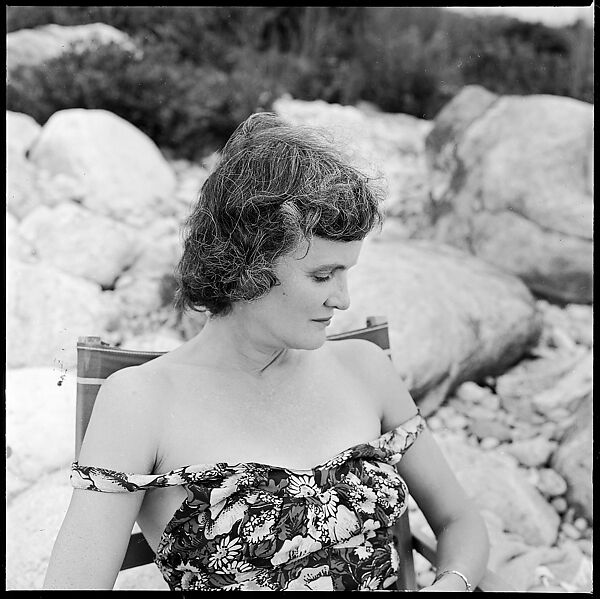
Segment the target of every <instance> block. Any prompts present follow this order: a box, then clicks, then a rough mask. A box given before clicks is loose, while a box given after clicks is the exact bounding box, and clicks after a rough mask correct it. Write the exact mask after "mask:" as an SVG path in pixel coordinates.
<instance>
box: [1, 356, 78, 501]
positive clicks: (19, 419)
mask: <svg viewBox="0 0 600 599" xmlns="http://www.w3.org/2000/svg"><path fill="white" fill-rule="evenodd" d="M6 375H7V376H6V445H7V459H6V472H7V483H10V484H8V485H7V499H8V500H9V501H10V500H11V499H12V496H13V495H14V494H15V493H16V492H18V491H20V490H22V489H21V487H22V486H23V485H24V486H29V485H32V484H34V483H35V482H36V481H37V480H39V478H40V477H41V476H42V475H43V474H44V473H46V472H52V471H54V470H57V469H59V468H66V467H67V466H68V465H69V464H70V462H71V461H72V460H73V457H74V451H75V395H76V376H75V374H74V373H72V372H66V371H65V369H61V368H60V367H59V366H58V365H56V366H54V367H43V368H17V369H9V370H8V371H7V373H6Z"/></svg>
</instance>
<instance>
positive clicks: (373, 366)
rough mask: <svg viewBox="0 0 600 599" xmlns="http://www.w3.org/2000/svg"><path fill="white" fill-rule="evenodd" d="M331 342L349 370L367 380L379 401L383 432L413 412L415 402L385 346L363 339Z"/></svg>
mask: <svg viewBox="0 0 600 599" xmlns="http://www.w3.org/2000/svg"><path fill="white" fill-rule="evenodd" d="M329 345H330V346H331V350H332V353H333V354H334V355H335V356H336V358H337V359H338V360H339V361H341V362H343V364H344V365H345V368H346V369H347V370H348V372H349V373H352V375H353V376H359V377H360V378H361V379H362V380H363V381H366V382H367V385H368V387H369V390H370V395H371V397H372V398H373V400H374V401H377V402H378V403H379V404H380V410H381V422H382V432H386V431H388V430H391V429H393V428H395V427H397V426H398V425H399V424H400V423H402V422H404V421H406V420H408V419H409V418H411V417H412V416H414V414H415V413H416V411H417V407H416V405H415V402H414V400H413V399H412V397H411V395H410V393H409V390H408V388H407V386H406V384H405V383H404V381H403V380H402V377H401V376H400V375H399V374H398V372H397V371H396V369H395V368H394V365H393V363H392V361H391V360H390V358H389V356H388V353H387V352H386V351H385V350H383V349H382V348H380V347H379V346H378V345H376V344H375V343H372V342H371V341H366V340H363V339H345V340H340V341H333V342H331V343H330V344H329Z"/></svg>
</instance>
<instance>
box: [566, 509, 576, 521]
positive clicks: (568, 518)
mask: <svg viewBox="0 0 600 599" xmlns="http://www.w3.org/2000/svg"><path fill="white" fill-rule="evenodd" d="M573 520H575V508H574V507H570V508H569V509H568V510H567V511H566V513H565V521H566V522H570V523H572V522H573Z"/></svg>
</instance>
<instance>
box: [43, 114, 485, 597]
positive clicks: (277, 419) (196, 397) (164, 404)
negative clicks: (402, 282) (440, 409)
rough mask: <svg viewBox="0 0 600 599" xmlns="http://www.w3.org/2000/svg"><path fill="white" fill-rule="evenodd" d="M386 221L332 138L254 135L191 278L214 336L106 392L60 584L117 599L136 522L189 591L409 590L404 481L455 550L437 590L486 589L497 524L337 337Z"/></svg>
mask: <svg viewBox="0 0 600 599" xmlns="http://www.w3.org/2000/svg"><path fill="white" fill-rule="evenodd" d="M380 221H381V212H380V202H379V197H378V195H377V194H376V193H375V191H374V189H373V187H372V185H371V183H370V181H369V180H368V179H367V178H366V177H365V176H364V175H363V174H361V173H360V172H358V171H357V170H355V169H354V168H352V167H350V166H349V165H348V164H347V163H346V162H345V161H344V160H342V159H341V158H340V156H339V155H338V154H337V153H336V152H335V151H334V150H333V149H332V148H331V147H330V146H329V145H328V144H327V143H326V142H325V140H324V139H323V138H321V137H320V136H319V135H317V134H316V133H315V132H311V131H308V130H304V129H302V128H296V127H290V126H287V125H285V124H284V123H283V122H282V121H280V120H279V119H278V117H277V116H276V115H273V114H269V113H263V114H255V115H253V116H252V117H250V118H249V119H248V120H246V121H245V122H244V123H242V124H241V125H240V126H239V127H238V129H237V130H236V131H235V132H234V134H233V135H232V137H231V139H230V140H229V141H228V143H227V144H226V146H225V148H224V150H223V152H222V156H221V159H220V162H219V164H218V165H217V167H216V169H215V170H214V172H213V173H212V174H211V175H210V176H209V178H208V179H207V181H206V183H205V184H204V186H203V188H202V190H201V193H200V198H199V201H198V203H197V205H196V207H195V209H194V211H193V213H192V215H191V216H190V218H189V220H188V223H187V235H186V239H185V244H184V252H183V256H182V259H181V261H180V264H179V267H178V276H179V282H180V289H179V295H178V302H179V304H180V305H181V306H185V307H188V308H192V309H202V310H206V311H208V313H209V318H208V320H207V323H206V325H205V326H204V328H203V329H202V331H201V332H200V333H199V334H198V335H197V336H196V337H194V338H193V339H191V340H189V341H187V342H186V343H184V344H183V345H181V346H180V347H178V348H177V349H175V350H173V351H171V352H169V353H167V354H164V355H163V356H161V357H159V358H156V359H154V360H152V361H150V362H148V363H146V364H144V365H142V366H137V367H133V368H126V369H123V370H120V371H118V372H117V373H115V374H114V375H112V376H111V377H109V379H108V380H107V381H106V382H105V384H104V385H103V386H102V388H101V391H100V393H99V394H98V398H97V400H96V404H95V407H94V411H93V414H92V417H91V420H90V423H89V426H88V429H87V432H86V436H85V440H84V443H83V446H82V448H81V453H80V456H79V461H78V462H75V463H74V464H73V468H72V477H71V479H72V483H73V486H74V487H75V489H74V491H73V497H72V500H71V504H70V506H69V509H68V512H67V515H66V517H65V520H64V523H63V525H62V527H61V530H60V533H59V536H58V538H57V541H56V543H55V547H54V550H53V553H52V557H51V560H50V565H49V568H48V572H47V575H46V581H45V587H46V588H61V589H66V588H94V589H99V588H112V587H113V585H114V582H115V578H116V576H117V574H118V571H119V567H120V565H121V562H122V560H123V556H124V553H125V550H126V547H127V542H128V539H129V535H130V532H131V529H132V526H133V524H134V522H135V520H136V519H137V521H138V523H139V525H140V527H141V529H142V531H143V533H144V535H145V537H146V539H147V541H148V543H149V544H150V546H151V547H152V548H153V549H154V551H155V552H156V563H157V565H158V567H159V568H160V570H161V572H162V574H163V575H164V577H165V580H166V581H167V582H168V584H169V586H170V588H171V589H203V590H208V589H214V588H219V589H243V590H258V589H264V590H271V589H273V590H283V589H285V590H292V589H302V588H312V589H328V590H352V589H373V590H375V589H382V588H393V583H394V581H395V568H396V566H397V560H398V555H397V553H396V551H395V549H394V548H393V545H392V543H391V542H390V538H389V534H388V529H389V526H390V525H391V524H393V522H394V521H395V520H396V519H397V518H398V516H399V515H400V514H401V513H402V511H403V510H404V509H406V501H407V489H406V485H407V486H408V488H409V489H410V493H411V494H412V496H413V497H414V498H415V500H416V501H417V503H418V505H419V506H420V508H421V509H422V511H423V513H424V514H425V516H426V518H427V520H428V522H429V523H430V524H431V527H432V529H433V530H434V531H435V533H436V535H437V538H438V552H439V559H438V564H437V566H438V571H439V572H440V574H441V575H439V576H438V579H437V580H436V582H435V583H433V584H432V586H430V587H428V588H427V589H424V590H430V591H437V590H440V591H441V590H447V591H465V590H470V586H473V587H474V586H475V585H476V584H477V582H478V581H479V580H480V578H481V577H482V575H483V572H484V569H485V565H486V561H487V552H488V542H487V536H486V531H485V526H484V524H483V521H482V519H481V517H480V516H479V515H478V514H477V512H476V510H475V509H474V507H473V505H472V503H471V502H470V501H469V499H468V498H467V496H466V495H465V492H464V491H463V490H462V488H461V487H460V486H459V484H458V483H457V481H456V479H455V477H454V476H453V474H452V473H451V471H450V469H449V467H448V465H447V463H446V462H445V460H444V458H443V456H442V455H441V452H440V450H439V449H438V447H437V446H436V444H435V442H434V440H433V439H432V436H431V434H430V433H429V432H428V430H427V428H426V426H425V422H424V420H423V418H422V417H421V416H420V414H419V412H418V410H417V408H416V406H415V403H414V402H413V400H412V399H411V397H410V395H409V393H408V391H407V390H406V388H405V387H404V385H403V382H402V380H401V379H400V378H399V376H398V375H397V374H396V373H395V371H394V369H393V367H392V366H391V364H390V361H389V360H388V359H387V357H386V356H385V354H384V353H383V352H382V351H381V350H379V349H378V348H377V347H376V346H375V345H373V344H371V343H369V342H366V341H357V340H349V341H335V342H328V343H326V329H327V325H328V324H329V322H330V321H331V318H332V317H333V315H334V313H335V310H345V309H347V308H348V306H349V302H350V298H349V297H348V290H347V284H346V283H347V281H346V278H347V273H348V271H349V269H350V268H352V267H353V266H354V265H355V264H356V262H357V261H358V258H359V254H360V250H361V244H362V241H363V239H364V238H365V236H366V235H367V233H368V232H369V231H371V230H372V229H373V227H375V226H377V225H378V224H379V223H380ZM125 399H126V400H125ZM400 458H402V459H400ZM131 473H133V474H131ZM92 491H100V492H92ZM103 491H104V492H103Z"/></svg>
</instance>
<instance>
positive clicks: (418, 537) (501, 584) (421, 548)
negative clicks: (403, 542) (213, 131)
mask: <svg viewBox="0 0 600 599" xmlns="http://www.w3.org/2000/svg"><path fill="white" fill-rule="evenodd" d="M411 533H412V544H413V549H414V550H415V551H416V552H417V553H420V554H421V555H422V556H423V557H424V558H425V559H426V560H427V561H428V562H430V563H431V564H434V565H435V563H436V549H437V543H436V542H435V541H434V540H432V539H431V537H429V535H426V534H425V533H424V532H423V531H421V530H418V529H416V528H413V529H411ZM475 591H480V592H485V593H494V592H507V591H508V592H510V591H513V592H516V589H515V588H514V587H512V586H511V585H510V584H508V582H506V580H504V579H503V578H500V576H498V575H497V574H496V573H494V572H492V571H491V570H486V571H485V574H484V576H483V578H482V579H481V581H480V582H479V584H478V585H477V587H476V588H475Z"/></svg>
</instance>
